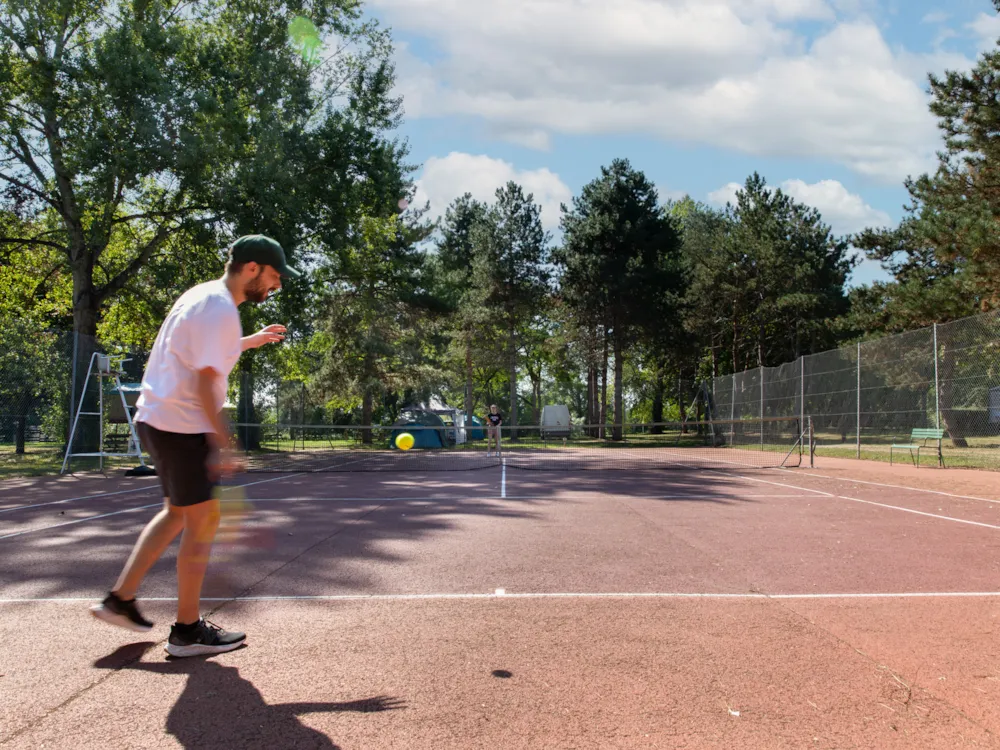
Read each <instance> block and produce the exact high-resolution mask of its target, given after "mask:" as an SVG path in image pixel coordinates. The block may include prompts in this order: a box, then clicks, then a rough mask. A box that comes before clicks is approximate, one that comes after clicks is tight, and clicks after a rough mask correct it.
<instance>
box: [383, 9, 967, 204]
mask: <svg viewBox="0 0 1000 750" xmlns="http://www.w3.org/2000/svg"><path fill="white" fill-rule="evenodd" d="M833 1H834V2H835V3H836V7H837V8H838V9H839V12H841V13H844V12H845V11H844V10H843V8H844V7H845V4H844V2H843V0H833ZM371 4H372V6H373V7H374V8H375V9H376V10H378V11H379V12H380V13H381V14H382V15H383V16H384V17H385V18H386V19H387V20H388V22H389V23H391V25H392V26H393V27H394V28H397V29H403V30H406V31H408V32H410V33H415V34H417V35H421V36H423V37H426V38H427V39H428V40H429V41H430V42H431V43H432V44H433V45H434V46H435V48H436V49H435V55H434V58H435V59H434V61H433V62H426V61H422V60H419V59H417V58H416V57H414V56H413V55H412V54H411V52H410V51H409V50H407V49H403V50H401V52H400V56H399V59H398V60H397V62H398V68H397V70H398V74H399V77H400V91H401V93H402V94H403V95H404V102H405V104H406V108H407V112H408V114H409V116H411V117H421V116H448V115H466V116H469V115H471V116H475V117H479V118H481V119H483V120H484V121H485V122H486V123H487V124H488V127H489V129H490V130H491V131H492V132H495V133H501V134H505V135H504V136H503V137H505V138H506V139H507V140H512V141H514V142H517V143H521V144H522V145H528V146H530V147H532V148H545V147H547V146H548V141H549V137H550V134H556V133H569V134H588V135H601V134H610V133H615V134H640V135H652V136H655V137H659V138H663V139H668V140H678V141H682V142H683V141H686V142H691V143H701V144H707V145H711V146H719V147H723V148H731V149H736V150H739V151H742V152H745V153H749V154H753V155H758V156H782V157H797V158H809V159H825V160H832V161H836V162H839V163H841V164H844V165H847V166H848V167H850V168H851V169H852V170H854V171H855V172H857V173H859V174H862V175H865V176H869V177H873V178H876V179H879V180H883V181H885V182H887V183H890V184H898V182H899V181H900V180H901V178H903V177H905V176H906V175H910V174H917V173H920V172H923V171H925V170H927V169H929V168H931V167H932V165H933V163H934V150H935V148H936V147H937V145H938V144H939V142H940V136H939V133H938V132H937V130H936V128H935V124H934V119H933V117H932V116H931V114H930V113H929V111H928V109H927V93H926V91H925V88H926V72H927V70H928V69H929V68H928V67H927V66H930V65H933V66H937V65H939V64H941V60H937V59H936V58H934V59H932V58H930V57H927V56H918V55H913V54H908V53H906V52H905V51H899V52H894V51H893V50H891V49H890V48H889V46H888V45H887V44H886V41H885V39H884V38H883V36H882V34H881V32H880V31H879V29H878V27H877V26H876V25H875V24H874V23H873V22H872V21H871V20H869V19H868V18H867V16H866V15H864V14H861V15H859V16H858V17H857V18H856V20H853V21H851V22H837V20H836V17H835V16H834V15H833V14H834V11H833V10H832V8H831V6H830V4H829V3H827V2H823V1H822V0H616V1H615V2H614V3H609V2H607V0H506V2H504V3H496V2H486V0H371ZM848 5H851V7H854V6H857V7H858V8H860V7H861V5H859V4H857V3H854V4H848ZM804 19H812V20H820V21H824V20H825V21H826V22H827V26H826V31H825V32H824V33H823V34H822V35H821V36H819V37H818V38H817V39H815V40H814V41H813V42H812V43H811V44H807V42H806V40H805V39H804V38H803V37H801V36H799V35H798V34H797V33H796V32H795V27H794V26H793V25H792V24H791V22H792V21H798V20H804ZM960 61H961V62H965V60H964V58H961V59H960ZM949 62H956V59H955V58H954V57H952V58H949Z"/></svg>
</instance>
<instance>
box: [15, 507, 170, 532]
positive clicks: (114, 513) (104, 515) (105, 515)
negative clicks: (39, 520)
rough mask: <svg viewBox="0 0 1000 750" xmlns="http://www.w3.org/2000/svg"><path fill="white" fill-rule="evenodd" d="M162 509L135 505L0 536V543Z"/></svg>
mask: <svg viewBox="0 0 1000 750" xmlns="http://www.w3.org/2000/svg"><path fill="white" fill-rule="evenodd" d="M161 507H163V501H162V500H161V501H160V502H157V503H150V504H149V505H137V506H135V507H132V508H124V509H122V510H116V511H112V512H111V513H101V514H100V515H98V516H87V517H86V518H75V519H73V520H72V521H63V522H62V523H57V524H53V525H52V526H39V527H36V528H33V529H23V530H22V531H15V532H14V533H12V534H4V535H2V536H0V541H2V540H4V539H13V538H15V537H19V536H25V535H27V534H35V533H37V532H39V531H51V530H52V529H58V528H62V527H63V526H73V525H74V524H78V523H86V522H87V521H96V520H98V519H100V518H108V517H109V516H120V515H121V514H122V513H135V512H136V511H140V510H148V509H150V508H161Z"/></svg>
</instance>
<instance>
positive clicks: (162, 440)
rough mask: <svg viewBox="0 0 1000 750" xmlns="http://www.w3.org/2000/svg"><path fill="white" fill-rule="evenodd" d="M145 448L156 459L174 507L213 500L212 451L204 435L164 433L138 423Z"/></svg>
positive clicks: (161, 480) (137, 427) (165, 488)
mask: <svg viewBox="0 0 1000 750" xmlns="http://www.w3.org/2000/svg"><path fill="white" fill-rule="evenodd" d="M135 428H136V431H137V432H138V433H139V440H140V442H141V443H142V447H143V448H145V449H146V450H147V451H149V455H150V456H152V457H153V466H154V467H155V469H156V474H157V476H159V477H160V485H161V486H162V487H163V496H164V497H167V498H170V504H171V505H177V506H181V507H183V506H188V505H197V504H198V503H203V502H205V501H206V500H211V499H212V492H213V490H215V482H214V481H213V480H212V479H211V478H210V476H209V473H208V460H209V457H210V456H211V454H212V448H211V446H210V445H209V444H208V437H206V436H205V434H204V433H198V434H186V433H180V432H164V431H163V430H158V429H156V428H155V427H153V426H152V425H148V424H146V423H145V422H136V423H135Z"/></svg>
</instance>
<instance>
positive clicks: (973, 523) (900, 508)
mask: <svg viewBox="0 0 1000 750" xmlns="http://www.w3.org/2000/svg"><path fill="white" fill-rule="evenodd" d="M741 478H743V479H748V480H750V481H753V482H763V483H764V484H773V485H775V486H776V487H785V488H787V489H797V490H805V491H806V492H812V493H815V494H816V495H819V496H821V497H829V498H833V499H834V500H849V501H851V502H852V503H863V504H865V505H874V506H875V507H877V508H888V509H889V510H898V511H900V512H902V513H912V514H914V515H917V516H925V517H927V518H937V519H939V520H941V521H952V522H953V523H964V524H966V525H969V526H980V527H982V528H986V529H996V530H997V531H1000V526H997V525H995V524H992V523H983V522H982V521H970V520H968V519H965V518H955V517H954V516H942V515H938V514H937V513H928V512H926V511H923V510H915V509H914V508H905V507H903V506H901V505H889V504H888V503H879V502H876V501H874V500H862V499H861V498H858V497H848V496H847V495H836V494H834V493H832V492H824V491H823V490H814V489H811V488H809V487H799V486H797V485H794V484H783V483H781V482H771V481H768V480H766V479H757V478H756V477H741Z"/></svg>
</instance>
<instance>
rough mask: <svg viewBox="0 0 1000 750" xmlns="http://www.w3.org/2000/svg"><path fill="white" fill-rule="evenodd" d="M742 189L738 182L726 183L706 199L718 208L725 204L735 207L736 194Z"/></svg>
mask: <svg viewBox="0 0 1000 750" xmlns="http://www.w3.org/2000/svg"><path fill="white" fill-rule="evenodd" d="M742 188H743V186H742V185H741V184H740V183H738V182H727V183H726V184H725V185H723V186H722V187H720V188H719V189H718V190H713V191H712V192H711V193H709V194H708V199H709V200H710V201H711V202H712V203H715V204H717V205H719V206H724V205H726V204H727V203H732V204H733V205H736V193H738V192H739V191H740V190H741V189H742Z"/></svg>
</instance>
